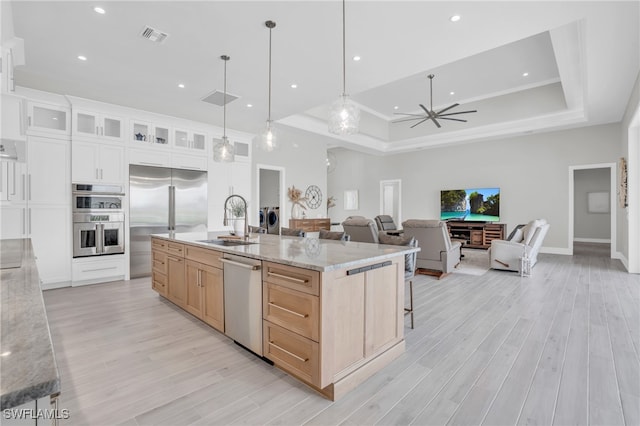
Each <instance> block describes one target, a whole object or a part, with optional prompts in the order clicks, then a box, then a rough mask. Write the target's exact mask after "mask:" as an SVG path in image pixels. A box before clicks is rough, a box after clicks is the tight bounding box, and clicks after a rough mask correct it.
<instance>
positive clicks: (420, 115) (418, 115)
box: [393, 112, 424, 117]
mask: <svg viewBox="0 0 640 426" xmlns="http://www.w3.org/2000/svg"><path fill="white" fill-rule="evenodd" d="M393 115H413V116H415V117H424V114H409V113H408V112H394V113H393Z"/></svg>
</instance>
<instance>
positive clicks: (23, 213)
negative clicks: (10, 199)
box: [0, 205, 27, 239]
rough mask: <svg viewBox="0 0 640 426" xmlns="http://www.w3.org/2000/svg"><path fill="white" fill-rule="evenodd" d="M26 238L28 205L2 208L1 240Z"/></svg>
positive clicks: (0, 222) (0, 207) (0, 219)
mask: <svg viewBox="0 0 640 426" xmlns="http://www.w3.org/2000/svg"><path fill="white" fill-rule="evenodd" d="M26 236H27V208H26V205H19V206H12V205H8V206H4V205H3V206H0V239H9V238H25V237H26Z"/></svg>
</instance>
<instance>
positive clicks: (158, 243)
mask: <svg viewBox="0 0 640 426" xmlns="http://www.w3.org/2000/svg"><path fill="white" fill-rule="evenodd" d="M151 249H152V250H162V251H167V240H161V239H159V238H151Z"/></svg>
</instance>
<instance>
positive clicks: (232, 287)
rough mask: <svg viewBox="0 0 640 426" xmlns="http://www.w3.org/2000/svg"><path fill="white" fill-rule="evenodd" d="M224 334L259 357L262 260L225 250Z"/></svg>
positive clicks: (260, 352) (260, 349)
mask: <svg viewBox="0 0 640 426" xmlns="http://www.w3.org/2000/svg"><path fill="white" fill-rule="evenodd" d="M221 261H222V263H223V268H224V333H225V334H226V335H227V336H229V337H231V338H232V339H233V340H234V341H235V342H236V343H239V344H241V345H242V346H244V347H245V348H247V349H249V350H250V351H252V352H254V353H256V354H258V355H260V356H262V272H261V268H262V262H260V261H259V260H255V259H251V258H248V257H243V256H235V255H232V254H228V253H225V254H224V257H223V258H222V259H221Z"/></svg>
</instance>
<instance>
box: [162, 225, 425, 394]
mask: <svg viewBox="0 0 640 426" xmlns="http://www.w3.org/2000/svg"><path fill="white" fill-rule="evenodd" d="M217 237H218V236H217V234H215V233H208V234H207V233H197V234H161V235H154V236H153V237H152V243H151V244H152V252H153V253H152V258H153V275H152V288H153V289H154V290H156V291H157V292H158V293H159V294H160V295H162V296H163V297H166V298H167V299H168V300H170V301H172V302H173V303H175V304H176V305H178V306H180V307H181V308H183V309H184V310H186V311H187V312H190V313H191V314H193V315H195V316H196V317H198V318H200V319H202V320H203V321H204V322H206V323H207V324H209V325H211V326H212V327H214V328H216V329H217V330H219V331H220V332H223V333H227V330H226V327H225V310H226V309H228V308H229V307H228V306H225V303H224V301H225V294H224V293H225V290H224V288H225V286H228V285H229V283H228V282H225V273H224V272H223V270H224V271H226V269H224V268H225V266H223V265H225V264H226V263H234V261H231V262H229V259H227V258H233V259H237V258H238V256H240V257H244V258H248V259H252V260H253V261H260V262H261V268H260V269H261V288H260V289H259V290H260V291H261V295H260V296H261V299H262V304H261V305H260V304H258V306H249V304H247V306H245V309H246V310H248V311H250V312H248V314H253V315H258V317H259V319H260V321H259V323H257V325H256V326H255V328H256V330H252V332H253V333H254V334H258V335H260V336H261V340H262V347H261V351H260V352H261V353H260V355H262V354H264V357H265V358H267V359H268V360H270V361H271V362H273V363H274V364H275V365H276V366H277V367H279V368H281V369H282V370H284V371H286V372H287V373H289V374H291V375H292V376H294V377H296V378H298V379H299V380H301V381H302V382H304V383H306V384H307V385H309V386H311V387H312V388H314V389H315V390H317V391H318V392H320V393H322V394H323V395H324V396H326V397H327V398H329V399H331V400H336V399H338V398H340V397H341V396H342V395H344V394H345V393H346V392H348V391H349V390H351V389H353V388H355V387H356V386H357V385H358V384H360V383H361V382H363V381H364V380H366V379H367V378H368V377H370V376H371V375H372V374H374V373H375V372H377V371H379V370H380V369H381V368H383V367H384V366H385V365H387V364H388V363H390V362H391V361H392V360H393V359H395V358H396V357H398V356H399V355H400V354H402V353H403V352H404V264H405V262H404V255H405V254H407V253H411V252H415V251H418V250H419V249H418V248H411V247H402V246H389V245H378V244H369V243H358V242H343V241H334V240H320V239H316V238H298V237H281V236H278V235H268V234H252V235H251V238H250V240H249V242H250V243H251V244H242V243H241V244H236V243H233V242H231V243H224V242H221V240H220V239H218V238H217ZM225 257H226V258H225ZM234 309H238V308H234ZM227 314H229V313H228V312H227ZM227 317H228V315H227ZM260 325H261V326H262V327H261V329H260ZM227 334H228V333H227Z"/></svg>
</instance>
